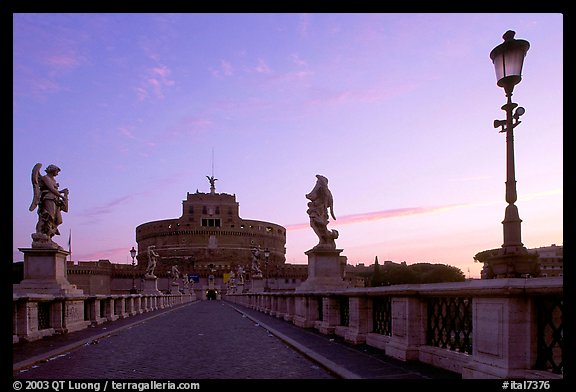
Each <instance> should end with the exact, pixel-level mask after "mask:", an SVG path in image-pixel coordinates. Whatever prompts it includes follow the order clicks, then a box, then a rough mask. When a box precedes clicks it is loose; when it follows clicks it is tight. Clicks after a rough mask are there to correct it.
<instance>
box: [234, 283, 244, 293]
mask: <svg viewBox="0 0 576 392" xmlns="http://www.w3.org/2000/svg"><path fill="white" fill-rule="evenodd" d="M243 292H244V283H238V284H236V291H235V293H236V294H242V293H243Z"/></svg>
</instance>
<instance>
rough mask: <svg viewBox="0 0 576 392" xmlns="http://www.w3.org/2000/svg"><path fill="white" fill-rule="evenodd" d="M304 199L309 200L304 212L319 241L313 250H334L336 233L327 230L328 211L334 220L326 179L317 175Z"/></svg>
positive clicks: (330, 193)
mask: <svg viewBox="0 0 576 392" xmlns="http://www.w3.org/2000/svg"><path fill="white" fill-rule="evenodd" d="M306 198H307V199H308V200H310V202H308V210H307V211H306V212H307V213H308V216H309V217H310V226H311V227H312V229H313V230H314V233H316V235H317V236H318V239H319V242H318V245H316V246H315V247H314V248H313V249H336V242H335V241H334V240H335V239H336V238H338V231H337V230H329V229H328V228H327V226H328V222H329V220H328V218H329V216H328V211H330V216H331V217H332V219H334V220H336V216H334V208H333V199H332V192H330V189H328V179H327V178H326V177H324V176H321V175H320V174H317V175H316V184H315V185H314V188H313V189H312V191H311V192H310V193H308V194H307V195H306Z"/></svg>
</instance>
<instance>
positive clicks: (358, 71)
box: [12, 13, 564, 277]
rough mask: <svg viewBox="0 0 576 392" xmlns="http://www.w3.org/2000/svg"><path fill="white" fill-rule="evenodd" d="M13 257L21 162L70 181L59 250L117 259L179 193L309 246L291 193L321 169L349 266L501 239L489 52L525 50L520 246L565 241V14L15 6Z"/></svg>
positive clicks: (28, 227)
mask: <svg viewBox="0 0 576 392" xmlns="http://www.w3.org/2000/svg"><path fill="white" fill-rule="evenodd" d="M13 21H14V26H13V44H14V47H13V123H14V126H13V180H12V186H13V198H14V199H13V260H14V261H20V260H23V255H22V253H21V252H20V251H19V250H18V248H27V247H30V246H31V241H32V240H31V237H30V235H31V233H33V232H34V230H35V225H36V222H37V214H36V211H34V212H30V211H29V210H28V207H29V206H30V203H31V201H32V196H33V193H32V192H33V190H32V184H31V181H30V174H31V171H32V167H33V166H34V164H36V163H37V162H40V163H42V164H43V168H42V174H44V169H45V168H46V167H47V166H48V165H49V164H56V165H57V166H59V167H60V168H61V169H62V171H61V173H60V175H59V176H58V177H57V179H58V181H59V183H60V188H68V189H69V190H70V209H69V212H68V213H64V214H63V218H64V223H63V224H62V225H61V226H60V232H61V235H60V236H56V237H55V238H54V239H55V241H56V242H57V243H59V244H60V245H61V246H62V247H64V248H65V249H67V248H68V237H69V234H70V232H71V233H72V259H73V260H75V261H78V260H80V261H91V260H99V259H108V260H110V261H112V262H114V263H129V262H131V258H130V256H129V250H130V249H131V247H132V246H136V245H137V244H136V240H135V228H136V226H138V225H140V224H142V223H145V222H148V221H153V220H161V219H170V218H178V217H180V216H181V214H182V200H184V199H186V193H187V192H191V193H193V192H196V190H199V191H200V192H209V190H210V184H209V182H208V180H207V179H206V176H207V175H212V173H213V174H214V176H215V177H216V178H218V181H217V182H216V191H217V192H223V193H230V194H235V195H236V199H237V201H238V202H239V204H240V216H241V217H242V218H244V219H256V220H263V221H269V222H273V223H277V224H280V225H283V226H285V227H286V229H287V240H286V261H287V262H289V263H298V264H304V263H306V262H307V259H306V256H305V254H304V252H305V251H307V250H308V249H310V248H312V247H313V246H314V245H316V243H317V242H318V241H317V237H316V235H315V234H314V232H313V231H312V229H311V228H310V226H309V223H308V216H307V214H306V208H307V207H306V203H307V200H306V199H305V197H304V195H305V194H306V193H308V192H309V191H310V190H311V189H312V188H313V186H314V184H315V180H316V178H315V175H316V174H322V175H324V176H326V177H327V178H328V179H329V187H330V189H331V191H332V194H333V197H334V212H335V215H336V218H337V219H336V220H335V221H331V222H330V224H329V225H328V228H330V229H336V230H338V231H339V233H340V237H339V238H338V239H337V240H336V244H337V246H338V248H341V249H343V252H342V255H345V256H347V257H348V262H349V263H350V264H358V263H365V264H372V263H373V262H374V258H375V257H376V256H378V259H379V261H380V262H382V261H384V260H393V261H396V262H400V261H406V262H407V263H408V264H412V263H417V262H432V263H444V264H449V265H453V266H456V267H458V268H460V269H462V271H463V272H464V273H465V274H466V275H467V276H468V275H470V276H472V277H478V276H479V273H480V269H481V265H479V264H478V263H474V261H473V256H474V255H475V254H476V253H478V252H480V251H482V250H486V249H492V248H498V247H500V246H501V245H502V241H503V237H502V224H501V222H502V220H503V219H504V209H505V207H506V202H505V200H504V192H505V185H504V182H505V181H506V171H505V169H506V162H505V144H506V142H505V135H504V134H501V133H499V132H498V131H499V129H495V128H493V121H494V120H496V119H504V117H505V113H504V111H502V110H501V106H502V105H503V104H504V103H505V102H506V97H505V96H504V91H503V90H502V89H501V88H499V87H498V86H497V85H496V77H495V73H494V68H493V65H492V62H491V60H490V57H489V53H490V51H491V50H492V49H493V48H494V47H495V46H497V45H499V44H500V43H501V42H503V41H502V35H503V34H504V33H505V32H506V31H507V30H514V31H516V38H519V39H525V40H527V41H529V42H530V49H529V51H528V54H527V56H526V59H525V62H524V70H523V80H522V82H521V83H520V84H519V85H518V86H516V88H515V90H514V95H513V97H512V98H513V101H514V102H516V103H518V104H519V105H520V106H522V107H524V108H525V109H526V114H524V116H522V118H521V120H522V124H520V125H519V126H518V127H517V128H515V131H514V134H515V154H516V180H517V190H518V201H517V203H516V205H517V206H518V209H519V213H520V217H521V219H522V220H523V222H522V241H523V243H524V245H525V246H526V247H528V248H534V247H540V246H548V245H551V244H557V245H561V244H563V238H564V237H563V164H562V163H563V27H564V26H563V16H562V15H561V14H555V13H541V14H539V13H530V14H521V13H518V14H510V13H508V14H498V13H478V14H476V13H465V14H459V13H447V14H441V13H431V14H428V13H422V14H418V13H410V14H395V13H392V14H387V13H383V14H379V13H368V14H362V13H354V14H346V13H338V14H331V13H322V14H291V13H289V14H280V13H272V14H266V13H258V14H250V13H247V14H154V13H148V14H129V13H125V14H114V13H108V14H59V13H51V14H48V13H46V14H15V15H14V18H13Z"/></svg>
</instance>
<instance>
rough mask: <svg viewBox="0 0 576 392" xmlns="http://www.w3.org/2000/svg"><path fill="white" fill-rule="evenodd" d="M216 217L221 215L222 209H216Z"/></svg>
mask: <svg viewBox="0 0 576 392" xmlns="http://www.w3.org/2000/svg"><path fill="white" fill-rule="evenodd" d="M216 215H220V207H216Z"/></svg>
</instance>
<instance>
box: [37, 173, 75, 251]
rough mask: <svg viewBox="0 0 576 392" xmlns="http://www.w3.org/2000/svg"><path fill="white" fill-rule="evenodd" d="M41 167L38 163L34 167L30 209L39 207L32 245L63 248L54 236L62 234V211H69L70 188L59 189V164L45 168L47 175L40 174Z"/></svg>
mask: <svg viewBox="0 0 576 392" xmlns="http://www.w3.org/2000/svg"><path fill="white" fill-rule="evenodd" d="M41 167H42V164H41V163H37V164H36V165H34V168H33V169H32V187H33V189H34V197H33V199H32V204H30V208H29V210H30V211H34V210H35V209H36V207H38V223H37V224H36V233H34V234H32V247H33V248H57V249H62V247H60V246H59V245H58V244H57V243H55V242H54V241H52V237H54V236H55V235H60V232H59V231H58V226H59V225H60V224H62V211H63V212H68V189H67V188H66V189H62V190H59V189H58V187H59V184H58V182H56V176H57V175H58V173H59V172H60V168H59V167H58V166H56V165H49V166H48V167H47V168H46V169H45V172H46V175H41V174H40V168H41Z"/></svg>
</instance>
